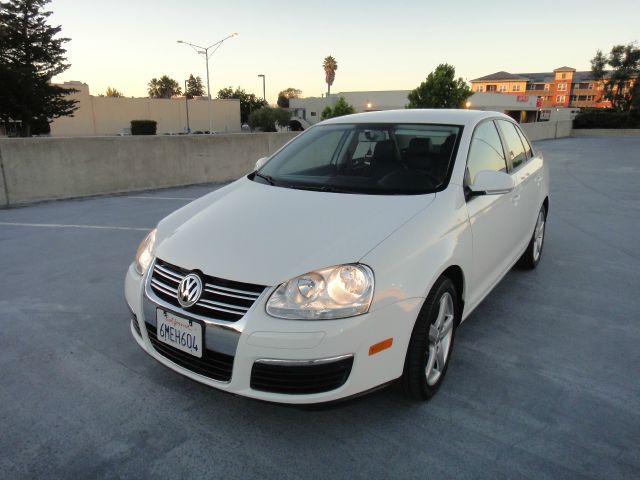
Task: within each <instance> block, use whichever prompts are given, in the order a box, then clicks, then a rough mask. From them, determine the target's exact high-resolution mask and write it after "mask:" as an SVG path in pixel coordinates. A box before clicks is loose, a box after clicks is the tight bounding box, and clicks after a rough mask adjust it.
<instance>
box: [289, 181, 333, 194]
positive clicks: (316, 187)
mask: <svg viewBox="0 0 640 480" xmlns="http://www.w3.org/2000/svg"><path fill="white" fill-rule="evenodd" d="M284 186H285V187H287V188H294V189H296V190H310V191H312V192H343V190H340V189H338V188H335V187H332V186H329V185H302V184H295V183H294V184H290V185H284Z"/></svg>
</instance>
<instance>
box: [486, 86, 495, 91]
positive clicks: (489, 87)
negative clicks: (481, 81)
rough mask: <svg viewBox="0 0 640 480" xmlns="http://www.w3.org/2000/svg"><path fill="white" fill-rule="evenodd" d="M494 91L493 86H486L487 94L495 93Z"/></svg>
mask: <svg viewBox="0 0 640 480" xmlns="http://www.w3.org/2000/svg"><path fill="white" fill-rule="evenodd" d="M495 91H496V86H495V85H487V92H495Z"/></svg>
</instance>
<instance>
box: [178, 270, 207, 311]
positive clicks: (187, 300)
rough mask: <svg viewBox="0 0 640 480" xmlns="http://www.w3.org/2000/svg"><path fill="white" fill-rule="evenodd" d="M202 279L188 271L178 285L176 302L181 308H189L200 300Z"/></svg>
mask: <svg viewBox="0 0 640 480" xmlns="http://www.w3.org/2000/svg"><path fill="white" fill-rule="evenodd" d="M200 295H202V280H200V277H199V276H198V275H196V274H195V273H190V274H189V275H187V276H186V277H184V278H183V279H182V281H181V282H180V285H178V303H179V304H180V305H181V306H182V308H189V307H190V306H192V305H194V304H195V303H196V302H197V301H198V300H200Z"/></svg>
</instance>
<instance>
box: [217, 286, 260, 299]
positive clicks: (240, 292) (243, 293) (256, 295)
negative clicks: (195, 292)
mask: <svg viewBox="0 0 640 480" xmlns="http://www.w3.org/2000/svg"><path fill="white" fill-rule="evenodd" d="M205 286H207V287H209V288H211V289H216V290H224V291H226V292H234V293H239V294H242V295H245V296H247V299H248V300H255V299H256V298H258V297H259V296H260V294H259V293H253V292H247V291H246V290H236V289H235V288H227V287H220V286H218V285H212V284H210V283H207V284H205Z"/></svg>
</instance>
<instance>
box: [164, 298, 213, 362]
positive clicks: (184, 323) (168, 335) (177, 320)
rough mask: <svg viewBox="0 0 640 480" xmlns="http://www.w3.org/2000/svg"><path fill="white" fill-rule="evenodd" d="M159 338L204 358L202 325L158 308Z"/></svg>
mask: <svg viewBox="0 0 640 480" xmlns="http://www.w3.org/2000/svg"><path fill="white" fill-rule="evenodd" d="M156 320H157V325H158V332H157V336H158V340H160V341H161V342H163V343H166V344H167V345H171V346H172V347H174V348H177V349H178V350H182V351H183V352H187V353H188V354H190V355H193V356H194V357H198V358H202V325H200V324H199V323H198V322H193V321H191V320H187V319H186V318H181V317H178V316H176V315H174V314H172V313H170V312H165V311H164V310H160V309H158V310H156Z"/></svg>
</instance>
